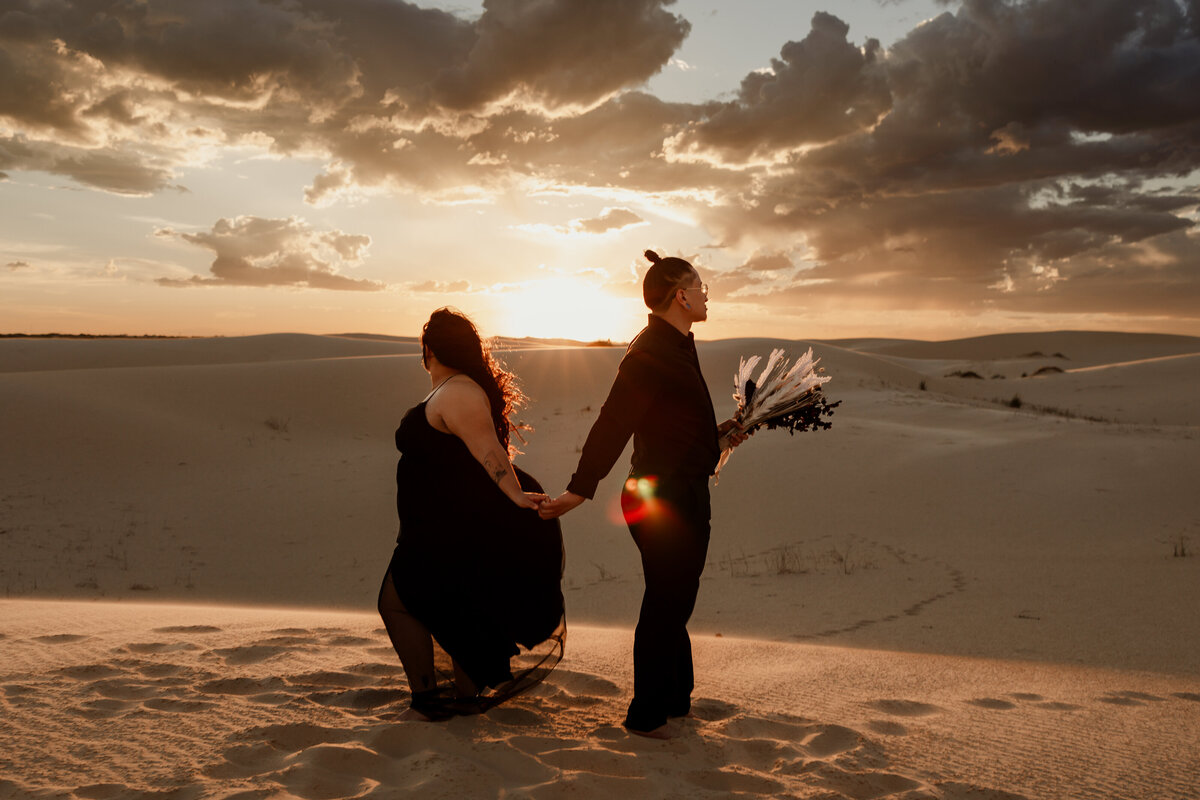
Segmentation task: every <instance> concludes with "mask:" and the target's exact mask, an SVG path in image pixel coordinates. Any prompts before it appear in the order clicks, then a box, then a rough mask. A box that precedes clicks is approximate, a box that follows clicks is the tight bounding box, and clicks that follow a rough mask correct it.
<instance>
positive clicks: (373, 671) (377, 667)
mask: <svg viewBox="0 0 1200 800" xmlns="http://www.w3.org/2000/svg"><path fill="white" fill-rule="evenodd" d="M393 655H395V654H394V653H393ZM346 672H352V673H354V674H355V675H370V676H371V677H373V678H390V677H392V676H393V675H402V674H404V668H403V667H401V666H400V665H399V664H380V663H372V664H353V665H351V666H349V667H346Z"/></svg>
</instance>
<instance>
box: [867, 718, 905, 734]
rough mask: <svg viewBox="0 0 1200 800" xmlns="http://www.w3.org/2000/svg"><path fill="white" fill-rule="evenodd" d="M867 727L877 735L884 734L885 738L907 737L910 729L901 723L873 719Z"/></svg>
mask: <svg viewBox="0 0 1200 800" xmlns="http://www.w3.org/2000/svg"><path fill="white" fill-rule="evenodd" d="M867 727H868V728H870V729H871V730H873V731H874V732H875V733H880V734H883V735H884V736H907V735H908V728H906V727H904V726H903V725H901V724H900V723H899V722H892V721H891V720H887V719H873V720H871V721H870V722H868V723H867Z"/></svg>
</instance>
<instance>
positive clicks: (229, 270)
mask: <svg viewBox="0 0 1200 800" xmlns="http://www.w3.org/2000/svg"><path fill="white" fill-rule="evenodd" d="M157 235H158V236H161V237H164V238H175V239H180V240H182V241H185V242H189V243H190V244H194V245H197V246H198V247H203V248H205V249H206V250H211V251H212V252H213V253H214V254H215V255H216V258H215V259H214V260H213V263H212V267H211V272H212V276H211V277H201V276H199V275H193V276H192V277H191V278H190V279H187V280H178V279H173V278H160V279H158V281H157V282H158V283H159V284H160V285H163V286H174V287H185V286H295V287H307V288H310V289H339V290H350V291H379V290H381V289H384V288H386V287H385V286H384V284H382V283H379V282H376V281H370V280H363V279H354V278H348V277H346V276H345V275H342V274H340V273H339V269H340V268H342V267H350V266H355V265H357V264H359V263H361V262H362V259H363V256H364V255H365V253H366V250H367V248H368V246H370V244H371V238H370V237H369V236H360V235H354V234H348V233H343V232H341V231H318V230H314V229H313V228H311V227H310V226H309V225H308V224H307V223H305V222H304V221H303V220H300V219H297V218H295V217H289V218H287V219H262V218H260V217H250V216H243V217H237V218H235V219H232V220H229V219H221V220H218V221H217V223H216V224H215V225H213V227H212V230H210V231H204V232H202V233H179V232H177V231H175V230H172V229H170V228H164V229H160V230H159V231H157Z"/></svg>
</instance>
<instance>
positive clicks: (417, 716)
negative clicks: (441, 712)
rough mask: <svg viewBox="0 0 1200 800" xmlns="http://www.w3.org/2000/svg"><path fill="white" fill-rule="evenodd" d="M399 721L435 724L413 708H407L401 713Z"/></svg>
mask: <svg viewBox="0 0 1200 800" xmlns="http://www.w3.org/2000/svg"><path fill="white" fill-rule="evenodd" d="M397 719H402V720H413V721H416V722H433V720H431V719H430V718H429V717H427V716H425V715H424V714H422V713H421V712H420V711H417V710H416V709H415V708H412V707H409V708H406V709H405V710H404V711H403V712H401V714H400V716H399V717H397Z"/></svg>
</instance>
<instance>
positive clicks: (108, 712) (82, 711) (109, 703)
mask: <svg viewBox="0 0 1200 800" xmlns="http://www.w3.org/2000/svg"><path fill="white" fill-rule="evenodd" d="M135 705H136V704H135V703H134V702H133V701H130V700H114V699H112V698H108V697H104V698H101V699H99V700H88V701H86V702H83V703H80V704H79V708H77V709H74V711H75V713H77V714H79V715H80V716H83V717H87V718H89V719H109V718H112V717H116V716H119V715H121V714H124V713H125V712H126V711H128V710H129V709H130V708H133V707H134V706H135Z"/></svg>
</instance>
